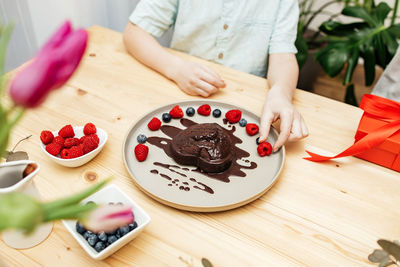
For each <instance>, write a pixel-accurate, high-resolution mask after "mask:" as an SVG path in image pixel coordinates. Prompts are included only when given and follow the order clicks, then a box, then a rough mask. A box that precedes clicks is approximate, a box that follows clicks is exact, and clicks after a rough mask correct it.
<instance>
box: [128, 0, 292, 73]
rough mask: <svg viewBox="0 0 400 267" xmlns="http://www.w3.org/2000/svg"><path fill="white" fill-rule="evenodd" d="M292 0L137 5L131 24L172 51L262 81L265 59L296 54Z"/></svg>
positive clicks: (154, 0)
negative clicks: (167, 40) (167, 41)
mask: <svg viewBox="0 0 400 267" xmlns="http://www.w3.org/2000/svg"><path fill="white" fill-rule="evenodd" d="M298 16H299V8H298V1H297V0H141V1H140V2H139V4H138V5H137V7H136V9H135V10H134V11H133V13H132V15H131V16H130V18H129V19H130V21H131V22H132V23H134V24H136V25H137V26H139V27H140V28H142V29H144V30H145V31H147V32H149V33H150V34H152V35H154V36H155V37H160V36H162V35H163V34H164V33H165V32H166V31H167V30H168V29H169V28H170V27H174V33H173V37H172V41H171V48H173V49H176V50H179V51H183V52H186V53H188V54H191V55H194V56H197V57H201V58H203V59H206V60H210V61H213V62H217V63H220V64H223V65H225V66H228V67H231V68H234V69H238V70H241V71H244V72H247V73H251V74H255V75H258V76H263V77H265V75H266V72H267V65H268V54H274V53H296V52H297V50H296V47H295V45H294V42H295V40H296V31H297V21H298Z"/></svg>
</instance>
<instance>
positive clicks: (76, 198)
mask: <svg viewBox="0 0 400 267" xmlns="http://www.w3.org/2000/svg"><path fill="white" fill-rule="evenodd" d="M110 180H111V178H108V179H105V180H104V181H102V182H100V183H97V184H95V185H93V186H91V187H89V188H88V189H86V190H84V191H82V192H80V193H77V194H75V195H72V196H69V197H66V198H62V199H58V200H55V201H52V202H48V203H46V204H44V205H43V208H44V211H45V214H46V215H47V214H51V213H52V212H53V211H55V210H57V209H61V208H63V207H67V206H70V205H76V204H78V203H79V202H81V201H82V200H83V199H85V198H87V197H88V196H90V195H91V194H93V193H94V192H96V191H97V190H99V189H100V188H102V187H103V186H104V185H105V184H106V183H108V182H109V181H110Z"/></svg>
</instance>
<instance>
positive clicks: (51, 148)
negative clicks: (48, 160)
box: [46, 143, 61, 156]
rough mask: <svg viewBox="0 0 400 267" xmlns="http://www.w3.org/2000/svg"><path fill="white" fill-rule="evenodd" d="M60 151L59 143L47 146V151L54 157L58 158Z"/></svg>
mask: <svg viewBox="0 0 400 267" xmlns="http://www.w3.org/2000/svg"><path fill="white" fill-rule="evenodd" d="M60 150H61V146H60V145H59V144H57V143H51V144H48V145H47V146H46V151H47V152H48V153H49V154H51V155H53V156H57V155H58V153H60Z"/></svg>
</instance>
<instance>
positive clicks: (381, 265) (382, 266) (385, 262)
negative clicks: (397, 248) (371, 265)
mask: <svg viewBox="0 0 400 267" xmlns="http://www.w3.org/2000/svg"><path fill="white" fill-rule="evenodd" d="M393 264H395V263H394V262H393V261H391V260H390V258H386V259H384V260H383V261H381V263H379V265H378V267H387V266H390V265H393Z"/></svg>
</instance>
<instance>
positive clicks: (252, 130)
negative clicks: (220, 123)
mask: <svg viewBox="0 0 400 267" xmlns="http://www.w3.org/2000/svg"><path fill="white" fill-rule="evenodd" d="M246 132H247V134H248V135H250V136H253V135H255V134H257V133H258V126H257V124H255V123H248V124H246Z"/></svg>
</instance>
